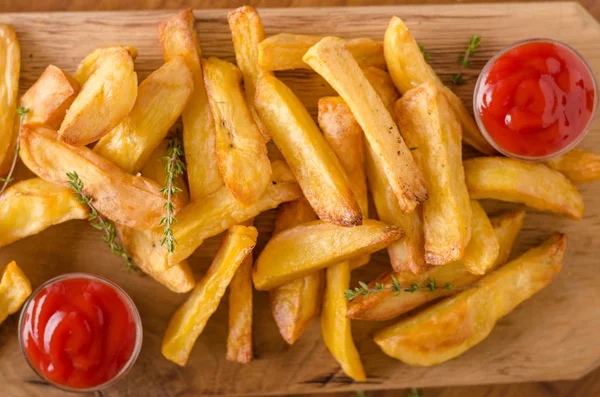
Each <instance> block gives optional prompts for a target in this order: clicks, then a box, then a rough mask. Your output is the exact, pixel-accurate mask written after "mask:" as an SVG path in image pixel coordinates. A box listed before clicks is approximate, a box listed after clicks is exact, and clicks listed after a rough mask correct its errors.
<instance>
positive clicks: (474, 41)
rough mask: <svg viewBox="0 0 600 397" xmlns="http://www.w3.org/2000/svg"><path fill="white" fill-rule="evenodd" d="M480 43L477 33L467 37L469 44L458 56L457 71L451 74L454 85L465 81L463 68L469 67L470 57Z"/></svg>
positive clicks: (477, 49)
mask: <svg viewBox="0 0 600 397" xmlns="http://www.w3.org/2000/svg"><path fill="white" fill-rule="evenodd" d="M480 43H481V37H480V36H479V35H478V34H474V35H473V36H471V37H470V38H469V44H468V45H467V49H466V50H465V53H464V54H461V55H459V57H458V65H459V67H458V73H456V74H454V75H452V82H453V83H454V84H455V85H463V84H465V83H466V80H465V78H464V77H463V69H464V68H468V67H471V59H470V58H471V57H472V56H473V55H475V54H476V53H477V51H479V45H480Z"/></svg>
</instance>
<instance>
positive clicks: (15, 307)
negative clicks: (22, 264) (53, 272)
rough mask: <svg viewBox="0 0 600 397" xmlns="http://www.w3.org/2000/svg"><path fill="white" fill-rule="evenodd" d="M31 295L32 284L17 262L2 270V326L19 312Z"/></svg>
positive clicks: (0, 280)
mask: <svg viewBox="0 0 600 397" xmlns="http://www.w3.org/2000/svg"><path fill="white" fill-rule="evenodd" d="M29 295H31V283H30V282H29V279H28V278H27V277H26V276H25V274H24V273H23V271H22V270H21V269H20V268H19V267H18V266H17V264H16V263H15V261H12V262H10V263H9V264H8V265H6V266H5V267H4V269H2V272H1V278H0V324H2V322H4V320H6V317H8V316H9V315H11V314H13V313H16V312H18V311H19V309H20V308H21V306H22V305H23V303H24V302H25V300H26V299H27V297H29Z"/></svg>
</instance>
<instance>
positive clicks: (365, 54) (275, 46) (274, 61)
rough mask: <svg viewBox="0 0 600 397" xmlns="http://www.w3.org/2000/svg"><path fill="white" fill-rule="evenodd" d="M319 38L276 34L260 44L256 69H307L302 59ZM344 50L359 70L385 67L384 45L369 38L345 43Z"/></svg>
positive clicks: (308, 67)
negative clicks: (346, 49) (357, 65)
mask: <svg viewBox="0 0 600 397" xmlns="http://www.w3.org/2000/svg"><path fill="white" fill-rule="evenodd" d="M321 39H322V37H320V36H307V35H301V34H290V33H279V34H276V35H275V36H271V37H268V38H266V39H264V40H263V41H261V43H260V44H259V46H258V66H259V67H260V68H261V69H262V70H291V69H310V66H308V65H307V64H306V63H305V62H304V61H303V60H302V57H303V56H304V54H306V51H308V50H309V49H310V47H312V46H314V45H315V44H317V43H318V42H319V41H320V40H321ZM346 47H348V50H349V51H350V53H351V54H352V56H353V57H354V59H356V62H357V63H358V64H359V65H360V66H361V67H370V66H373V67H376V68H385V67H386V65H385V58H384V56H383V45H382V44H381V43H380V42H377V41H374V40H371V39H352V40H346Z"/></svg>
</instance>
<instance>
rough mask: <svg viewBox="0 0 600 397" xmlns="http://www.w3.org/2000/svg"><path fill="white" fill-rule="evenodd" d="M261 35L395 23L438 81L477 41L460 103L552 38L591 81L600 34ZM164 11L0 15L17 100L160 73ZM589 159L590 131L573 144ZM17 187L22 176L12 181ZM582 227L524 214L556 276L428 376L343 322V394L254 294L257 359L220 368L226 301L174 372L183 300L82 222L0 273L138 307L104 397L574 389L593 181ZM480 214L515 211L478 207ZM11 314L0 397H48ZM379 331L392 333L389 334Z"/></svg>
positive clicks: (363, 21)
mask: <svg viewBox="0 0 600 397" xmlns="http://www.w3.org/2000/svg"><path fill="white" fill-rule="evenodd" d="M227 11H228V10H209V11H198V12H196V18H197V23H196V28H197V30H198V32H199V35H200V39H201V42H202V48H203V51H204V54H205V55H211V56H218V57H223V58H225V59H227V60H231V61H232V60H234V58H233V48H232V44H231V39H230V34H229V29H228V26H227V22H226V13H227ZM259 11H260V13H261V15H262V18H263V22H264V25H265V29H266V33H267V35H271V34H275V33H278V32H290V33H292V32H294V33H304V34H313V35H314V34H316V35H338V36H341V37H346V38H352V37H372V38H374V39H378V40H381V39H382V36H383V32H384V30H385V28H386V26H387V23H388V21H389V19H390V17H391V16H392V15H399V16H401V17H402V18H403V19H404V20H405V21H406V23H407V25H408V26H409V27H410V28H411V30H412V32H413V34H414V35H415V36H416V38H417V40H418V41H419V42H420V43H421V44H423V45H424V46H425V47H426V48H427V50H428V51H429V52H430V53H431V58H430V61H429V62H430V63H431V65H432V66H433V67H434V69H435V70H436V71H437V72H438V73H439V74H440V76H441V77H442V79H444V80H445V81H448V80H449V78H450V75H451V74H452V73H455V72H456V69H457V63H456V59H457V56H458V54H460V53H461V52H462V51H464V48H465V44H466V42H467V40H468V38H469V36H471V35H472V34H474V33H478V34H480V35H481V37H482V45H481V51H480V52H479V53H478V54H477V55H476V56H475V57H474V60H473V61H474V62H473V69H471V70H467V71H466V75H467V76H468V77H469V80H468V84H467V85H465V86H462V87H460V88H459V89H458V91H459V93H460V95H461V97H462V98H463V100H464V101H465V103H467V104H470V102H471V95H472V90H473V86H474V83H475V79H476V75H477V73H478V72H479V70H480V69H481V67H483V65H484V63H485V62H486V60H487V59H489V58H490V57H491V56H492V55H493V54H494V53H495V52H496V51H498V50H499V49H500V48H502V47H504V46H505V45H508V44H510V43H512V42H514V41H516V40H520V39H525V38H531V37H549V38H554V39H558V40H562V41H564V42H566V43H568V44H571V45H572V46H574V47H575V48H576V49H577V50H579V51H580V52H581V53H582V54H583V55H584V56H585V57H586V59H587V60H588V61H589V62H590V64H591V65H592V67H593V68H594V70H595V72H596V74H598V73H599V72H600V26H599V25H598V24H597V22H596V21H595V20H594V19H593V18H592V17H591V16H590V15H589V14H587V13H586V11H585V10H584V9H583V8H582V7H581V6H580V5H578V4H576V3H538V4H492V5H483V4H482V5H460V6H458V5H457V6H402V7H400V6H398V7H363V8H319V9H316V8H303V9H302V8H301V9H262V10H259ZM170 14H171V12H169V11H157V12H111V13H100V12H95V13H49V14H0V23H10V24H13V25H14V26H15V27H16V29H17V31H18V35H19V39H20V41H21V47H22V56H23V66H22V81H21V85H22V88H23V89H26V88H28V87H29V86H30V85H31V84H32V83H33V82H34V81H35V80H36V79H37V77H38V76H39V75H40V73H41V72H42V71H43V70H44V68H45V67H46V66H47V65H48V64H55V65H57V66H59V67H61V68H65V69H66V70H70V71H73V70H74V69H75V67H76V66H77V64H78V62H79V60H80V59H81V58H82V57H83V56H85V55H86V54H87V53H88V52H90V51H91V50H93V49H94V48H96V47H101V46H107V45H114V44H128V45H132V46H134V47H136V48H137V49H138V50H139V57H138V59H137V61H136V69H137V71H138V73H139V76H140V79H141V78H144V77H145V76H146V75H148V73H149V72H151V71H152V70H154V69H156V68H158V67H159V66H160V65H161V63H162V57H161V54H160V49H159V43H158V40H157V37H156V23H157V22H158V21H159V20H161V19H163V18H165V17H167V16H168V15H170ZM280 75H281V76H282V77H283V79H284V80H285V81H286V82H287V83H288V84H290V86H292V88H293V89H294V90H295V91H296V92H297V93H298V94H299V96H300V97H301V99H302V100H303V101H304V102H305V103H306V105H307V106H308V107H309V109H311V111H313V113H314V109H315V106H316V101H317V99H318V98H319V97H321V96H323V95H330V94H333V91H332V90H331V88H330V87H328V86H327V85H326V84H325V83H324V82H323V80H321V79H320V78H317V76H316V75H315V74H314V73H310V72H308V71H295V72H286V73H281V74H280ZM582 146H583V147H584V148H587V149H592V150H594V149H595V150H600V123H599V122H598V121H597V122H596V123H595V125H594V130H593V131H592V132H591V133H590V135H589V136H588V138H586V140H585V142H584V143H583V145H582ZM20 175H21V176H22V177H25V176H27V172H26V171H25V170H20ZM581 191H582V193H583V196H584V199H585V204H586V215H585V218H584V219H583V220H581V221H580V222H574V221H570V220H568V219H566V218H563V217H560V216H556V215H551V214H542V213H536V212H533V211H529V214H528V215H527V218H526V222H525V227H524V230H523V232H522V233H521V236H520V239H519V242H518V244H517V247H516V249H515V253H520V252H522V251H524V250H525V249H527V248H529V247H531V246H533V245H535V244H537V243H539V242H541V241H542V240H543V239H544V238H545V237H547V236H548V235H549V234H550V232H552V231H554V230H559V231H562V232H566V233H567V234H568V236H569V243H568V251H567V256H566V257H565V267H564V270H563V272H562V274H561V275H560V277H559V278H558V279H557V280H556V281H555V282H554V283H553V284H552V285H551V286H549V287H548V288H546V289H545V290H543V291H542V292H540V293H539V294H537V295H535V296H534V297H533V298H532V299H531V300H529V301H527V302H526V303H524V304H523V305H521V306H520V307H518V308H517V309H516V310H515V311H514V312H513V313H511V314H510V315H508V316H507V317H505V318H503V319H502V320H501V321H500V322H499V323H498V325H497V327H496V329H495V330H494V331H493V332H492V334H491V335H490V336H489V338H487V339H486V340H485V341H484V342H483V343H481V344H480V345H478V346H476V347H475V348H473V349H472V350H470V351H469V352H467V353H466V354H464V355H463V356H461V357H459V358H457V359H454V360H451V361H449V362H447V363H445V364H442V365H439V366H436V367H433V368H416V367H415V368H413V367H409V366H407V365H404V364H402V363H400V362H398V361H395V360H393V359H391V358H389V357H387V356H385V355H384V354H383V353H382V352H381V351H380V350H379V348H378V347H377V346H376V345H375V344H374V343H373V341H372V340H371V335H372V333H373V332H374V330H376V329H379V328H381V327H383V326H384V325H385V324H384V323H369V322H358V321H357V322H354V323H353V332H354V335H355V339H356V342H357V345H358V349H359V350H360V354H361V357H362V360H363V363H364V365H365V369H366V372H367V374H368V376H369V381H368V382H367V383H366V384H353V383H352V382H351V381H350V380H349V379H348V378H347V377H345V376H344V374H343V372H342V371H341V370H340V368H339V366H338V365H337V363H336V362H335V360H334V359H333V358H332V357H331V356H330V355H329V353H328V351H327V349H326V347H325V345H324V344H323V342H322V341H321V336H320V326H319V322H318V321H315V323H314V324H313V325H312V327H311V328H310V329H309V330H308V331H307V332H306V334H305V335H304V336H302V338H300V340H299V341H298V342H296V344H295V345H294V346H288V345H287V344H286V343H285V342H284V341H283V340H282V339H281V337H280V336H279V333H278V330H277V328H276V326H275V323H274V321H273V319H272V316H271V313H270V311H269V308H268V296H267V294H266V293H262V292H257V293H256V294H255V307H256V311H255V316H254V324H255V325H254V342H255V353H256V359H255V360H254V361H253V362H252V363H250V364H248V365H239V364H234V363H230V362H227V361H225V343H226V337H227V324H228V319H227V300H226V299H225V300H224V301H223V302H222V304H221V305H220V307H219V310H218V311H217V312H216V313H215V315H213V316H212V318H211V319H210V321H209V322H208V325H207V327H206V330H205V331H204V333H203V334H202V335H201V336H200V338H199V339H198V341H197V343H196V346H195V348H194V350H193V352H192V356H191V359H190V361H189V363H188V366H187V367H185V368H179V367H178V366H176V365H174V364H172V363H171V362H169V361H167V360H166V359H164V358H163V357H162V356H161V354H160V343H161V339H162V336H163V333H164V331H165V329H166V327H167V323H168V320H169V318H170V316H171V315H172V314H173V312H174V311H175V309H176V307H177V306H178V305H179V304H180V303H181V302H183V300H184V299H185V298H186V297H185V296H184V295H177V294H174V293H171V292H169V291H168V290H167V289H166V288H164V287H162V286H161V285H159V284H157V283H156V282H154V281H153V280H152V279H150V278H149V277H141V276H138V275H135V274H128V273H127V272H126V271H125V270H124V268H123V266H122V264H121V263H120V260H119V259H118V258H116V257H114V256H113V255H111V254H110V252H109V251H108V249H107V248H106V247H105V246H104V245H103V243H102V241H101V236H100V234H99V233H98V232H96V231H94V230H93V229H92V228H91V227H90V226H89V225H88V224H87V223H86V222H84V221H73V222H69V223H67V224H63V225H60V226H56V227H53V228H50V229H48V230H46V231H45V232H43V233H41V234H39V235H36V236H33V237H30V238H27V239H25V240H22V241H20V242H17V243H15V244H12V245H10V246H8V247H5V248H3V249H2V250H1V251H0V265H4V264H5V263H7V262H8V261H10V260H12V259H15V260H16V261H17V263H18V264H19V265H20V266H21V267H22V268H23V269H24V271H25V273H26V274H27V275H28V276H29V277H30V279H31V281H32V283H33V286H34V287H37V286H38V285H39V284H40V283H42V282H43V281H45V280H47V279H49V278H51V277H54V276H57V275H59V274H62V273H66V272H74V271H85V272H92V273H96V274H99V275H102V276H105V277H108V278H110V279H111V280H114V281H115V282H117V283H118V284H119V285H121V286H123V287H124V288H125V289H126V290H127V292H128V293H129V294H130V295H131V297H132V298H133V299H134V301H135V302H136V304H137V306H138V308H139V310H140V313H141V316H142V319H143V324H144V347H143V349H142V352H141V355H140V358H139V360H138V361H137V363H136V365H135V367H134V368H133V370H132V371H131V373H130V374H129V375H128V376H127V377H126V378H125V379H124V380H122V381H121V382H120V383H118V384H117V385H115V386H114V387H111V388H109V389H108V390H105V391H103V392H102V395H103V396H124V395H136V396H137V395H140V396H142V395H143V396H192V395H193V396H199V395H202V396H209V395H238V396H247V395H248V396H249V395H253V396H264V395H276V394H288V393H310V392H323V391H350V390H360V389H362V390H364V389H391V388H402V387H411V386H414V387H422V386H441V385H458V384H481V383H502V382H522V381H541V380H556V379H574V378H578V377H580V376H582V375H584V374H586V373H587V372H589V371H591V370H592V369H594V368H595V367H596V366H598V365H599V364H600V334H599V331H600V287H599V286H600V271H599V270H600V268H599V267H598V258H599V257H600V246H599V245H598V243H597V240H596V236H597V234H598V232H599V231H600V202H599V201H598V199H597V197H598V196H599V195H600V183H597V184H592V185H586V186H582V187H581ZM485 205H486V208H487V209H488V210H489V211H492V212H493V211H497V210H502V209H508V208H514V207H515V206H513V205H507V204H501V203H497V202H496V203H493V202H489V203H485ZM273 218H274V211H270V212H268V213H265V214H263V215H261V216H260V217H259V218H258V219H257V222H256V224H257V227H258V229H259V231H260V238H259V239H260V242H259V247H258V249H259V250H260V249H261V248H262V246H263V245H264V243H265V242H266V241H267V240H268V238H269V236H270V232H271V230H272V224H273ZM218 241H219V238H213V239H210V240H209V241H207V242H206V243H205V244H204V245H202V246H201V247H200V248H199V249H198V250H197V252H196V253H195V254H194V255H193V257H192V258H191V261H190V262H191V264H192V266H193V268H194V270H195V271H197V273H198V275H199V276H200V275H201V274H202V273H203V272H204V270H205V269H206V268H207V266H208V265H209V263H210V260H211V258H212V256H213V254H214V252H215V249H216V246H217V244H218ZM388 266H389V264H388V259H387V256H386V255H385V253H383V252H382V253H379V254H378V255H376V256H375V257H374V258H373V261H372V263H371V264H370V265H368V266H366V267H364V268H361V269H359V270H357V271H355V272H354V274H353V285H354V284H355V283H356V281H357V280H365V281H367V280H370V279H372V278H373V277H374V276H375V275H377V274H379V273H380V272H381V271H383V270H384V269H387V268H388ZM17 320H18V316H17V315H14V316H11V317H10V318H9V319H8V320H7V321H6V322H5V323H3V324H2V326H0V395H2V396H19V397H20V396H58V395H62V394H63V393H62V392H60V391H58V390H56V389H54V388H52V387H50V386H48V385H46V384H45V383H44V382H42V381H41V380H40V379H39V378H38V377H37V376H36V375H35V374H34V373H33V371H31V370H30V368H29V367H28V366H27V364H26V362H25V360H24V358H23V356H22V354H21V351H20V349H19V345H18V340H17ZM388 323H390V322H388Z"/></svg>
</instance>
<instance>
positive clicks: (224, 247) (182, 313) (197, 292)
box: [161, 225, 258, 366]
mask: <svg viewBox="0 0 600 397" xmlns="http://www.w3.org/2000/svg"><path fill="white" fill-rule="evenodd" d="M257 236H258V231H257V230H256V229H255V228H254V227H253V226H239V225H238V226H234V227H232V228H231V229H229V231H228V232H227V234H225V237H224V238H223V242H222V243H221V247H220V248H219V251H217V254H216V256H215V258H214V259H213V261H212V263H211V265H210V267H209V269H208V270H207V271H206V274H205V275H204V277H203V278H202V280H200V282H198V284H197V285H196V288H195V289H194V291H193V292H192V294H191V295H190V296H189V297H188V299H187V300H186V301H185V303H184V304H183V305H182V306H181V307H179V309H177V311H176V312H175V314H174V315H173V317H171V321H170V322H169V326H168V328H167V330H166V332H165V336H164V338H163V342H162V349H161V352H162V354H163V356H165V357H166V358H167V359H168V360H171V361H173V362H174V363H176V364H178V365H181V366H184V365H185V364H186V363H187V361H188V358H189V356H190V353H191V351H192V348H193V347H194V343H195V342H196V339H198V336H200V334H201V333H202V331H203V330H204V327H205V326H206V322H207V321H208V319H209V318H210V316H211V315H212V314H213V313H214V312H215V310H217V306H218V305H219V302H220V301H221V298H222V297H223V295H224V294H225V290H226V289H227V286H228V285H229V283H230V282H231V279H232V278H233V275H234V274H235V272H236V270H237V268H238V267H239V266H240V265H241V263H242V262H243V261H244V258H246V257H247V256H248V255H250V253H251V252H252V249H253V248H254V246H255V245H256V238H257Z"/></svg>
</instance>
